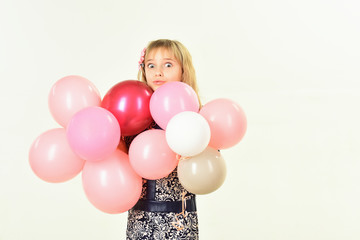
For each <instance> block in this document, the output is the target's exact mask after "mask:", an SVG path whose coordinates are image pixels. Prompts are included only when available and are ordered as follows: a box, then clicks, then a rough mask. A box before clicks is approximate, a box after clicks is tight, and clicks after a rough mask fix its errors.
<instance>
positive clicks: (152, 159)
mask: <svg viewBox="0 0 360 240" xmlns="http://www.w3.org/2000/svg"><path fill="white" fill-rule="evenodd" d="M129 158H130V164H131V166H132V167H133V169H134V170H135V171H136V172H137V173H138V174H139V175H140V176H142V177H143V178H146V179H150V180H155V179H160V178H163V177H166V176H167V175H169V174H170V173H171V172H172V171H173V170H174V169H175V168H176V166H177V164H178V159H177V157H176V153H174V152H173V151H172V150H171V149H170V147H169V146H168V144H167V142H166V137H165V131H164V130H160V129H152V130H147V131H145V132H142V133H140V134H139V135H138V136H136V138H135V139H134V140H133V141H132V142H131V145H130V148H129Z"/></svg>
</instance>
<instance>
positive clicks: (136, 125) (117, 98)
mask: <svg viewBox="0 0 360 240" xmlns="http://www.w3.org/2000/svg"><path fill="white" fill-rule="evenodd" d="M152 93H153V91H152V89H151V88H150V87H149V86H148V85H146V84H145V83H143V82H140V81H136V80H127V81H123V82H120V83H118V84H116V85H115V86H113V87H112V88H111V89H110V90H109V91H108V92H107V93H106V95H105V96H104V98H103V100H102V103H101V106H102V107H103V108H105V109H107V110H109V111H110V112H111V113H112V114H114V116H115V117H116V119H117V120H118V122H119V124H120V128H121V134H122V135H123V136H131V135H135V134H138V133H140V132H141V131H143V130H145V129H146V128H147V127H148V126H149V125H150V123H151V122H152V121H153V120H152V117H151V114H150V106H149V104H150V98H151V95H152Z"/></svg>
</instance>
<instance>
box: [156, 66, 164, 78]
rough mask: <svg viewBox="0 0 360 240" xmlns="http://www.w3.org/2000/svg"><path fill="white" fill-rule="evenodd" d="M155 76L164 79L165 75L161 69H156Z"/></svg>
mask: <svg viewBox="0 0 360 240" xmlns="http://www.w3.org/2000/svg"><path fill="white" fill-rule="evenodd" d="M155 76H159V77H162V76H163V73H162V71H161V69H159V68H158V69H156V71H155Z"/></svg>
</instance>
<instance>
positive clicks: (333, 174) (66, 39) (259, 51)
mask: <svg viewBox="0 0 360 240" xmlns="http://www.w3.org/2000/svg"><path fill="white" fill-rule="evenodd" d="M359 7H360V5H359V3H358V1H356V0H348V1H342V0H333V1H325V0H303V1H286V0H274V1H267V0H253V1H243V0H241V1H237V0H233V1H229V0H222V1H220V0H219V1H208V0H207V1H205V0H203V1H190V0H185V1H173V0H166V1H165V0H153V1H145V0H144V1H120V0H118V1H115V0H103V1H85V0H82V1H81V0H63V1H45V0H33V1H26V0H1V1H0V80H1V87H2V91H1V94H0V96H1V101H0V103H1V124H0V126H1V143H0V145H1V157H0V191H1V195H0V239H1V240H15V239H16V240H23V239H36V240H42V239H44V240H45V239H46V240H47V239H52V240H57V239H87V240H91V239H109V240H115V239H125V230H126V217H127V214H126V213H124V214H118V215H109V214H106V213H103V212H101V211H99V210H97V209H96V208H95V207H93V206H92V205H91V204H90V203H89V202H88V200H87V199H86V197H85V194H84V192H83V190H82V186H81V176H80V175H79V176H77V177H76V178H74V179H72V180H70V181H68V182H65V183H60V184H50V183H46V182H44V181H42V180H40V179H39V178H37V177H36V176H35V174H34V173H33V172H32V171H31V169H30V166H29V164H28V151H29V148H30V145H31V143H32V141H34V140H35V138H36V137H37V136H38V135H40V134H41V133H42V132H44V131H46V130H48V129H51V128H56V127H59V125H58V124H57V123H56V122H55V121H54V120H53V119H52V117H51V115H50V112H49V110H48V106H47V96H48V93H49V90H50V88H51V86H52V85H53V84H54V83H55V82H56V81H57V80H58V79H60V78H62V77H64V76H67V75H70V74H77V75H81V76H84V77H86V78H88V79H89V80H90V81H92V82H93V83H94V84H95V85H96V86H97V87H98V89H99V91H100V92H101V94H102V96H104V94H105V93H106V92H107V90H109V89H110V88H111V87H112V86H113V85H114V84H116V83H117V82H119V81H123V80H127V79H135V78H136V73H137V62H138V60H139V55H140V52H141V50H142V49H143V47H144V46H145V45H146V44H147V43H148V41H150V40H154V39H158V38H170V39H177V40H180V41H181V42H182V43H184V45H185V46H187V48H188V49H189V51H190V52H191V54H192V56H193V60H194V65H195V68H196V70H197V77H198V81H199V87H200V91H201V92H200V95H201V96H202V101H203V103H206V102H207V101H209V100H212V99H215V98H221V97H227V98H230V99H232V100H234V101H236V102H238V103H239V104H240V105H241V106H242V107H243V108H244V110H245V112H246V114H247V117H248V131H247V134H246V136H245V138H244V139H243V140H242V141H241V142H240V143H239V144H238V145H236V146H235V147H233V148H230V149H227V150H224V151H222V154H223V156H224V158H225V160H226V162H227V166H228V174H227V178H226V181H225V183H224V185H223V186H222V187H221V188H220V189H219V190H218V191H216V192H214V193H211V194H209V195H204V196H198V198H197V200H198V201H197V202H198V214H199V222H200V238H201V239H254V240H255V239H256V240H263V239H276V240H288V239H292V240H296V239H299V240H300V239H301V240H302V239H316V240H318V239H347V240H350V239H359V238H360V228H359V225H360V204H359V203H360V187H359V182H360V174H359V172H360V163H359V161H360V148H359V145H360V139H359V135H360V127H359V122H360V113H359V106H358V105H359V102H360V83H359V80H360V71H359V66H360V64H359V63H360V47H359V42H360V29H359V22H360V15H359Z"/></svg>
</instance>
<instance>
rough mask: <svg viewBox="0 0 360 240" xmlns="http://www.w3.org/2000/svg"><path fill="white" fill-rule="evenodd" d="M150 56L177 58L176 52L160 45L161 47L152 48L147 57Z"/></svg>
mask: <svg viewBox="0 0 360 240" xmlns="http://www.w3.org/2000/svg"><path fill="white" fill-rule="evenodd" d="M149 58H151V59H152V58H173V59H175V55H174V53H173V52H172V51H171V50H170V49H167V48H164V47H159V48H154V49H151V51H150V52H148V54H146V59H149Z"/></svg>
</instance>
